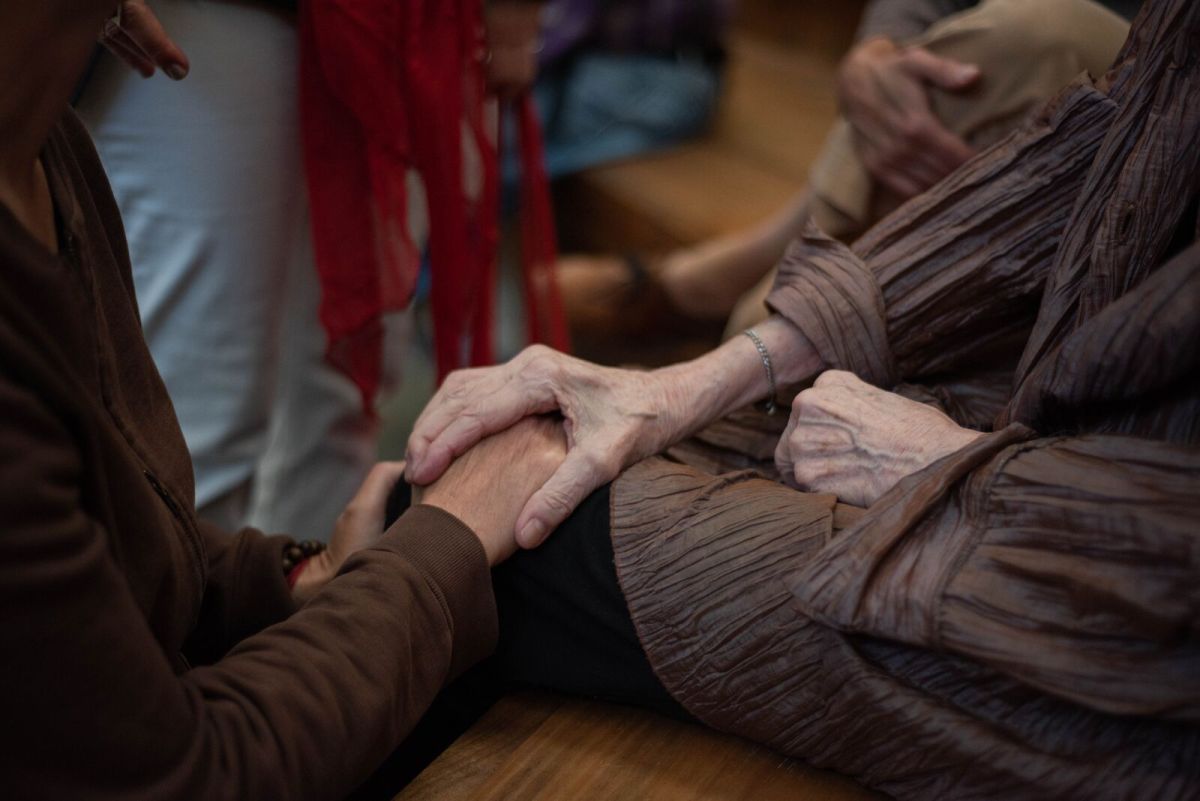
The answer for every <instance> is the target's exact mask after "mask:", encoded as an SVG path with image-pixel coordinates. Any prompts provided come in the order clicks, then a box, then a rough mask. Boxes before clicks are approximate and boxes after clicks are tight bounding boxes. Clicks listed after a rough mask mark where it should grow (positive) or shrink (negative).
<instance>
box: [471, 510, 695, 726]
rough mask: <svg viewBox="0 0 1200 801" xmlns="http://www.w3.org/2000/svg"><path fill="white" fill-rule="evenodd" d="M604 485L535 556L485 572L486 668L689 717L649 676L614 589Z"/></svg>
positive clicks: (518, 680)
mask: <svg viewBox="0 0 1200 801" xmlns="http://www.w3.org/2000/svg"><path fill="white" fill-rule="evenodd" d="M609 531H610V527H609V490H608V486H604V487H602V488H600V489H598V490H596V491H595V492H594V493H592V495H591V496H589V497H588V498H587V500H585V501H584V502H583V504H581V505H580V507H579V508H578V509H576V510H575V513H574V514H572V515H571V516H570V517H569V518H567V520H566V522H564V523H563V525H562V526H560V527H559V528H558V530H557V531H555V532H554V533H553V534H552V535H551V536H550V538H549V539H548V540H547V541H546V542H545V543H544V544H543V545H542V546H541V547H540V548H538V549H536V550H533V551H522V552H520V553H518V554H517V555H516V556H514V557H513V558H512V559H510V560H508V561H507V562H506V563H504V564H503V565H501V566H500V567H499V568H497V569H496V570H494V571H493V572H492V581H493V586H494V587H495V590H496V603H497V608H498V609H499V612H500V642H499V645H498V647H497V649H496V654H495V656H494V657H493V658H492V660H491V662H490V663H489V668H490V669H491V670H493V671H494V672H495V673H496V674H497V675H498V676H500V677H501V678H502V679H504V680H505V681H507V682H509V683H511V684H522V685H531V686H536V687H541V688H545V689H551V690H557V691H560V692H564V693H570V694H572V695H586V696H590V697H593V698H600V699H603V700H606V701H615V702H618V703H625V704H634V705H637V706H641V707H647V708H649V709H653V710H656V711H658V712H661V713H663V714H667V715H671V716H672V717H677V718H687V717H688V715H687V713H686V712H685V711H684V710H683V708H682V707H681V706H679V704H678V703H677V702H676V701H675V699H674V698H672V697H671V695H670V694H669V693H668V692H667V691H666V689H665V688H664V687H663V686H662V684H661V683H660V682H659V680H658V678H657V677H656V676H655V675H654V671H653V670H652V669H651V667H650V663H649V661H647V659H646V655H645V653H643V652H642V647H641V644H640V643H639V641H638V637H637V631H636V630H635V629H634V626H633V620H632V619H631V618H630V616H629V609H628V607H627V606H626V604H625V596H624V595H623V594H622V592H621V586H620V584H619V583H618V582H617V571H616V567H615V565H614V564H613V550H612V539H611V537H610V533H609Z"/></svg>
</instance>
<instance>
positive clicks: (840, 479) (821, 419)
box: [775, 370, 981, 506]
mask: <svg viewBox="0 0 1200 801" xmlns="http://www.w3.org/2000/svg"><path fill="white" fill-rule="evenodd" d="M979 436H981V435H980V434H979V432H977V431H971V430H969V429H966V428H962V427H960V426H959V425H958V424H957V423H955V422H954V421H953V420H951V419H950V418H949V417H947V416H946V415H944V414H942V413H941V412H940V411H938V410H937V409H934V408H933V407H932V406H926V405H925V404H923V403H917V402H916V401H911V400H909V399H908V398H904V397H901V396H899V395H897V394H895V393H892V392H885V391H884V390H882V389H879V388H877V387H873V386H871V385H870V384H868V383H866V382H864V381H862V380H861V379H859V378H858V377H857V376H855V375H854V374H853V373H847V372H844V371H841V370H829V371H826V372H824V373H822V374H821V375H820V376H819V377H818V378H817V381H816V383H815V384H813V386H812V388H811V389H806V390H805V391H804V392H801V393H800V394H799V395H797V396H796V400H795V401H794V402H793V403H792V416H791V419H789V420H788V426H787V430H786V431H784V433H783V438H782V439H780V441H779V446H778V448H776V450H775V463H776V464H777V465H778V466H779V470H780V472H781V473H783V475H785V476H788V477H790V478H791V479H793V480H794V482H795V484H796V486H797V487H799V488H800V489H806V490H810V491H813V492H828V493H832V494H834V495H836V496H837V497H838V499H839V500H841V501H843V502H845V503H850V504H855V505H857V506H870V505H871V504H872V503H874V502H875V501H877V500H878V499H879V497H880V496H881V495H883V494H884V493H885V492H887V491H888V490H889V489H891V488H892V486H893V485H895V483H896V482H897V481H899V480H900V479H902V478H904V477H905V476H907V475H910V474H912V473H915V472H917V471H918V470H921V469H923V468H925V467H928V466H929V465H931V464H933V463H934V462H936V461H937V460H938V459H940V458H942V457H943V456H946V455H948V454H951V453H954V452H955V451H957V450H960V449H961V448H964V447H966V446H967V445H969V444H970V443H971V442H972V441H973V440H975V439H976V438H977V437H979Z"/></svg>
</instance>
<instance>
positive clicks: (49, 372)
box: [0, 114, 496, 799]
mask: <svg viewBox="0 0 1200 801" xmlns="http://www.w3.org/2000/svg"><path fill="white" fill-rule="evenodd" d="M43 161H44V164H45V167H46V172H47V175H48V178H49V180H50V182H51V189H52V192H53V196H54V200H55V205H56V209H57V212H58V216H59V222H60V226H59V228H60V233H61V236H60V241H61V246H62V247H61V255H60V256H53V255H51V254H50V253H49V252H47V251H46V250H45V249H44V248H43V247H41V245H40V244H38V243H37V242H36V241H35V240H33V239H32V238H31V237H30V236H29V235H28V234H27V233H26V231H25V230H24V229H23V228H22V227H21V226H20V225H19V224H18V223H17V222H16V220H15V219H14V218H13V217H12V216H11V215H10V214H9V213H8V211H7V210H6V209H4V208H3V207H0V632H3V638H4V644H3V646H0V686H3V687H4V693H3V695H2V697H0V796H2V797H3V798H5V799H23V798H73V799H101V798H112V799H140V798H145V799H173V798H189V799H190V798H196V799H200V798H213V799H218V798H220V799H227V798H264V799H265V798H271V799H306V798H311V799H330V798H337V797H341V796H343V795H345V794H346V793H348V792H349V791H351V790H352V789H353V788H354V787H355V786H356V785H357V784H358V783H359V782H360V781H362V780H363V779H364V778H366V777H367V775H368V774H369V773H370V771H371V770H373V768H374V767H375V766H376V765H377V764H378V763H379V762H380V761H381V760H382V759H383V758H384V757H385V756H386V755H387V754H388V753H389V751H390V750H391V749H392V748H394V747H395V746H396V745H397V744H398V743H399V742H400V740H401V738H402V737H403V736H404V734H405V733H406V732H407V731H408V730H409V728H410V727H411V726H412V725H413V723H414V722H415V721H416V719H417V718H418V716H419V715H420V714H421V713H422V712H423V711H424V709H425V708H426V706H427V705H428V703H429V702H430V701H431V700H432V698H433V696H434V694H435V693H436V692H437V691H438V690H439V688H440V687H441V686H442V684H443V683H444V682H445V681H446V680H447V679H448V678H449V677H451V676H453V675H454V674H456V673H457V672H459V671H460V670H462V669H463V668H464V667H466V666H467V665H469V664H470V663H472V662H474V661H475V660H477V659H478V658H480V657H482V656H483V655H485V654H486V653H487V652H488V651H489V650H490V649H491V647H492V645H493V643H494V641H495V637H496V617H495V614H496V613H495V607H494V601H493V600H492V591H491V579H490V574H489V572H488V569H487V563H486V560H485V558H484V553H483V549H482V547H481V546H480V544H479V542H478V540H477V539H476V538H475V537H474V535H473V534H472V533H471V531H470V530H469V529H467V528H466V527H465V526H463V525H462V524H461V523H460V522H459V521H458V520H456V519H455V518H453V517H451V516H450V515H447V514H446V513H444V512H441V511H439V510H436V509H433V508H431V507H416V508H414V509H412V510H410V511H409V512H408V513H407V514H406V515H405V517H403V518H402V519H401V520H400V521H399V522H398V523H397V524H396V525H395V526H394V527H393V529H392V530H391V531H389V532H388V533H387V534H386V535H385V536H384V537H383V538H382V540H381V541H380V542H379V543H378V544H377V545H376V546H374V547H373V548H371V549H369V550H367V551H365V552H361V553H359V554H356V555H355V556H354V557H352V558H351V559H350V560H348V561H347V563H346V565H345V566H344V568H343V570H342V572H341V574H340V575H339V576H338V577H337V578H336V579H334V580H333V581H332V582H331V583H330V585H329V586H328V587H327V588H326V589H325V590H324V591H323V592H322V593H320V595H319V596H318V597H316V598H315V599H314V600H312V601H311V602H310V603H308V604H307V605H306V606H305V607H304V608H303V609H300V610H296V609H294V608H293V604H292V601H291V597H290V594H289V592H288V589H287V586H286V584H285V582H284V577H283V574H282V569H281V553H282V551H281V549H282V547H283V544H284V543H285V542H287V540H286V539H284V538H280V537H267V536H264V535H262V534H260V533H258V532H255V531H242V532H240V533H238V534H236V535H234V536H230V535H228V534H226V533H225V532H221V531H217V530H214V529H213V528H211V527H209V526H207V525H205V524H203V523H201V522H198V521H197V520H196V517H195V513H194V511H193V506H192V491H193V486H192V472H191V462H190V459H189V458H188V453H187V450H186V448H185V446H184V442H183V438H182V435H181V434H180V431H179V427H178V425H177V423H176V420H175V414H174V410H173V409H172V407H171V403H170V401H169V399H168V397H167V394H166V390H165V388H164V386H163V384H162V381H161V380H160V379H159V376H158V373H157V371H156V370H155V368H154V365H153V363H152V362H151V359H150V354H149V351H148V350H147V348H146V345H145V342H144V340H143V337H142V331H141V328H140V323H139V321H138V315H137V306H136V303H135V300H134V294H133V283H132V280H131V277H130V269H129V260H128V254H127V252H126V248H125V243H124V238H123V234H122V231H121V222H120V217H119V215H118V212H117V208H116V205H115V203H114V202H113V198H112V196H111V193H110V191H109V188H108V183H107V180H106V179H105V177H104V173H103V171H102V169H101V166H100V162H99V159H98V158H97V156H96V154H95V151H94V150H93V148H92V146H91V142H90V140H89V138H88V136H87V133H86V132H85V131H84V130H83V127H82V125H81V124H80V123H79V122H78V120H76V119H75V118H74V116H73V115H70V114H68V116H67V117H66V118H65V119H64V120H63V121H62V123H61V124H60V126H59V128H58V129H57V130H56V131H55V132H54V134H53V135H52V137H51V139H50V141H49V143H48V144H47V145H46V148H45V151H44V153H43Z"/></svg>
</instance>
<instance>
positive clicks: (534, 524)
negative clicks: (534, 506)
mask: <svg viewBox="0 0 1200 801" xmlns="http://www.w3.org/2000/svg"><path fill="white" fill-rule="evenodd" d="M545 533H546V524H545V523H543V522H542V521H541V520H530V521H529V522H528V523H526V524H525V528H523V529H521V531H520V533H519V534H517V544H518V545H520V546H521V547H522V548H536V547H537V546H539V545H541V544H542V537H543V536H544V535H545Z"/></svg>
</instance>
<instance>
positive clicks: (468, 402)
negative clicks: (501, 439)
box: [407, 345, 693, 548]
mask: <svg viewBox="0 0 1200 801" xmlns="http://www.w3.org/2000/svg"><path fill="white" fill-rule="evenodd" d="M676 375H677V374H675V373H670V372H667V371H655V372H640V371H635V370H620V369H616V368H611V367H600V366H597V365H593V364H589V363H587V362H584V361H581V360H580V359H576V358H573V357H571V356H566V355H564V354H561V353H557V352H555V351H553V350H551V349H549V348H546V347H543V346H540V345H535V346H533V347H530V348H526V349H525V350H524V351H522V352H521V353H520V354H519V355H518V356H517V357H516V358H514V359H513V360H512V361H510V362H508V363H507V364H503V365H500V366H497V367H484V368H477V369H472V370H460V371H458V372H455V373H451V374H450V376H449V377H448V378H447V379H446V381H445V383H444V384H443V385H442V388H441V389H440V390H438V392H437V394H436V395H435V396H434V397H433V400H431V401H430V402H429V405H428V406H427V407H426V408H425V411H424V412H422V414H421V416H420V418H419V419H418V420H417V423H416V426H415V428H414V429H413V434H412V437H411V438H410V439H409V443H408V471H407V476H408V479H409V481H410V482H412V483H413V484H417V485H426V484H429V483H431V482H433V481H435V480H436V479H438V477H439V476H441V475H442V474H443V473H444V472H445V471H446V469H447V468H448V467H449V466H450V464H451V462H453V461H454V459H455V458H456V457H458V456H459V455H460V454H463V453H465V452H466V451H467V450H468V449H469V448H471V446H473V445H474V444H475V443H477V442H479V441H480V440H482V439H484V438H485V437H487V436H489V435H491V434H494V433H496V432H499V431H503V430H505V429H506V428H508V427H509V426H512V425H513V424H515V423H516V422H517V421H519V420H521V419H522V418H525V417H528V416H530V415H537V414H547V413H551V412H558V413H560V414H561V415H562V417H563V428H564V431H565V433H566V440H567V454H566V458H565V459H564V460H563V462H562V464H561V465H560V466H559V467H558V468H557V469H556V470H555V471H553V475H551V476H549V478H548V480H546V481H545V485H544V486H542V487H541V488H540V489H539V490H538V491H537V492H536V493H534V494H533V497H532V498H531V499H530V500H529V502H528V503H526V504H524V507H523V509H522V511H521V513H520V515H519V516H518V517H517V520H516V533H517V543H518V544H519V545H520V546H521V547H522V548H535V547H537V546H538V545H539V544H541V542H542V541H543V540H544V539H545V538H546V536H547V535H548V534H549V533H550V532H551V531H552V530H553V529H554V528H555V527H556V526H558V524H559V523H561V522H562V521H563V520H565V519H566V518H567V516H568V515H569V514H570V513H571V512H572V511H573V510H574V509H575V507H577V506H578V505H579V504H580V503H581V502H582V501H583V500H584V499H585V498H586V497H587V496H588V495H589V494H590V493H591V492H592V491H593V490H595V489H596V488H598V487H600V486H601V485H603V484H605V483H606V482H609V481H612V480H613V479H614V478H616V477H617V474H618V473H619V472H620V471H621V470H622V469H623V468H625V467H627V466H629V465H631V464H633V463H634V462H635V461H638V460H640V459H643V458H645V457H647V456H650V455H652V454H655V453H658V452H659V451H661V450H663V449H664V448H665V447H667V445H669V444H671V443H672V442H674V441H675V439H677V438H678V437H679V436H681V434H682V432H684V430H685V429H686V426H687V424H688V423H687V421H688V420H689V419H690V418H689V413H688V409H689V406H690V405H691V400H692V395H693V393H692V391H691V389H689V386H688V384H687V382H686V381H676V380H673V379H672V377H673V376H676Z"/></svg>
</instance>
